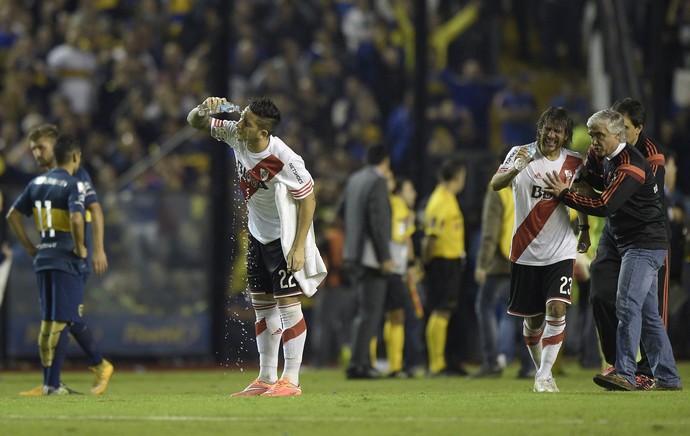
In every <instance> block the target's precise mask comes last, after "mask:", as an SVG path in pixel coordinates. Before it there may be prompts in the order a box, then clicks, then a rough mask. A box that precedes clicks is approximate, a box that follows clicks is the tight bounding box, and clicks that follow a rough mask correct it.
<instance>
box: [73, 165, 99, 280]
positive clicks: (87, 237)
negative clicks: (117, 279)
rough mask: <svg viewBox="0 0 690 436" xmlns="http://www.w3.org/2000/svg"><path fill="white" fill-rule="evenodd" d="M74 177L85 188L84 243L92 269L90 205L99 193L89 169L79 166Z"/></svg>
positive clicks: (96, 199) (87, 259) (94, 201)
mask: <svg viewBox="0 0 690 436" xmlns="http://www.w3.org/2000/svg"><path fill="white" fill-rule="evenodd" d="M73 177H74V178H75V179H77V181H78V182H79V183H80V189H83V193H84V209H85V215H84V223H85V224H86V228H85V229H84V245H85V246H86V250H87V252H88V256H87V258H86V261H87V262H86V264H87V266H88V268H89V269H90V268H91V258H92V255H93V232H92V231H91V212H90V211H89V210H88V207H89V205H91V204H93V203H98V194H96V189H95V188H94V187H93V181H92V180H91V176H90V175H89V173H88V171H86V170H85V169H84V167H79V169H78V170H77V172H76V173H74V175H73Z"/></svg>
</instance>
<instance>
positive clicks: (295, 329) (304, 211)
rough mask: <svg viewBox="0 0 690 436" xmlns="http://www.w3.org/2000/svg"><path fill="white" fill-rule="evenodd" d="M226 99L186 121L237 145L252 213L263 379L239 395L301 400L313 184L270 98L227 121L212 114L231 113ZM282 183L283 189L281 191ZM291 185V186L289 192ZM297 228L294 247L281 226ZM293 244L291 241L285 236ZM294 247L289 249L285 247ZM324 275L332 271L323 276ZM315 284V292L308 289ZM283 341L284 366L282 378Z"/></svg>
mask: <svg viewBox="0 0 690 436" xmlns="http://www.w3.org/2000/svg"><path fill="white" fill-rule="evenodd" d="M226 106H227V100H226V99H225V98H221V97H209V98H207V99H206V100H204V102H203V103H202V104H201V105H199V106H198V107H196V108H194V109H192V110H191V111H190V112H189V115H188V116H187V121H188V122H189V124H190V125H191V126H192V127H194V128H195V129H197V130H200V131H204V132H207V133H209V134H210V135H211V136H212V137H213V138H215V139H217V140H219V141H222V142H225V143H227V144H228V145H230V146H231V147H232V148H233V150H234V152H235V159H236V161H237V175H238V177H239V179H240V185H241V188H242V194H243V196H244V198H245V201H246V204H247V208H248V212H249V220H248V227H249V235H248V238H249V248H248V253H247V277H248V280H249V293H250V294H251V299H252V305H253V307H254V311H255V313H256V324H255V327H256V344H257V348H258V350H259V365H260V369H259V376H258V377H257V379H256V380H254V381H253V382H252V383H250V384H249V386H247V387H246V388H245V389H244V390H243V391H240V392H237V393H235V394H233V396H254V395H261V396H289V395H301V394H302V389H301V387H300V381H299V370H300V366H301V363H302V354H303V352H304V344H305V340H306V337H307V325H306V323H305V321H304V316H303V314H302V305H301V303H300V296H301V295H302V294H303V293H304V294H306V295H310V294H311V293H312V292H313V291H315V287H316V285H317V284H318V282H319V281H320V279H317V280H315V281H312V282H311V283H310V282H309V281H307V282H305V281H303V280H300V271H302V270H303V269H304V270H305V273H306V274H307V277H311V275H310V274H311V272H310V271H309V270H310V269H311V268H310V260H312V257H311V256H307V253H314V252H315V251H316V253H317V257H318V259H320V256H318V251H317V250H316V247H315V246H314V247H312V246H311V245H310V244H309V241H310V240H312V239H313V238H309V235H310V234H312V235H313V230H311V229H313V227H312V220H313V217H314V211H315V209H316V198H315V196H314V181H313V179H312V177H311V175H310V174H309V172H308V171H307V169H306V168H305V166H304V161H303V160H302V158H301V157H300V156H299V155H298V154H297V153H295V152H294V151H293V150H292V149H291V148H290V147H288V146H287V145H286V144H285V143H284V142H283V141H282V140H281V139H280V138H278V137H277V136H274V135H273V131H274V129H275V128H276V126H277V125H278V123H279V122H280V112H279V111H278V109H277V108H276V106H275V104H274V103H273V102H272V101H271V100H269V99H267V98H259V99H256V100H253V101H251V102H250V103H249V105H248V106H247V107H246V108H244V110H242V113H241V117H240V120H239V121H229V120H221V119H219V118H215V117H212V116H211V115H214V114H218V113H220V112H222V111H226V109H225V107H226ZM281 185H282V186H281ZM284 188H286V189H284ZM279 191H285V192H286V194H287V196H288V197H290V198H289V201H294V202H295V203H296V210H297V212H296V216H294V217H293V218H292V219H293V220H294V222H292V223H288V222H287V221H288V220H290V218H289V217H286V216H283V215H282V214H281V213H280V211H281V210H282V209H281V208H280V203H279V201H278V200H279V196H278V195H276V194H277V193H278V192H279ZM288 224H290V225H291V226H292V229H294V241H293V242H292V244H289V243H286V244H283V243H285V242H286V241H281V235H282V233H281V232H282V229H283V228H285V227H286V226H287V225H288ZM284 239H286V238H284ZM286 247H287V250H286ZM323 276H325V268H324V273H323V275H321V276H319V277H321V279H322V278H323ZM309 286H312V288H313V289H307V288H308V287H309ZM281 341H282V343H283V356H284V358H285V366H284V369H283V373H282V376H281V378H280V379H278V353H279V348H280V344H281Z"/></svg>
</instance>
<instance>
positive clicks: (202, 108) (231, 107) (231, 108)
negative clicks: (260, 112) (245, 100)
mask: <svg viewBox="0 0 690 436" xmlns="http://www.w3.org/2000/svg"><path fill="white" fill-rule="evenodd" d="M239 111H240V106H239V105H237V104H235V103H230V102H229V101H228V102H225V103H223V104H221V105H220V108H218V111H217V112H214V114H216V113H221V112H226V113H232V112H239ZM196 112H197V113H198V114H199V115H201V116H202V117H203V116H205V115H207V114H208V113H209V110H208V108H207V107H206V105H205V104H203V103H202V104H200V105H199V106H197V108H196Z"/></svg>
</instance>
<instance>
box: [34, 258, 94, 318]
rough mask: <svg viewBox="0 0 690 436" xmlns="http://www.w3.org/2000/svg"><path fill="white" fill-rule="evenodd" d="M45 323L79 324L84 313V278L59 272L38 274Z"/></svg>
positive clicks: (42, 315) (52, 271)
mask: <svg viewBox="0 0 690 436" xmlns="http://www.w3.org/2000/svg"><path fill="white" fill-rule="evenodd" d="M36 278H37V280H38V298H39V300H40V301H41V319H42V320H43V321H62V322H77V321H81V320H82V315H83V311H84V305H83V303H84V282H85V280H84V276H81V275H74V274H69V273H66V272H64V271H59V270H45V271H39V272H37V273H36Z"/></svg>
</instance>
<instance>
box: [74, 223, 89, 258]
mask: <svg viewBox="0 0 690 436" xmlns="http://www.w3.org/2000/svg"><path fill="white" fill-rule="evenodd" d="M69 218H70V229H71V232H72V240H74V254H76V255H77V256H78V257H81V258H82V259H86V257H87V255H88V252H87V250H86V245H84V215H83V214H82V213H81V212H72V213H70V214H69Z"/></svg>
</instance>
